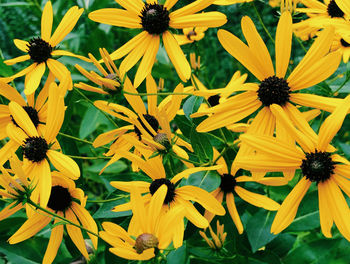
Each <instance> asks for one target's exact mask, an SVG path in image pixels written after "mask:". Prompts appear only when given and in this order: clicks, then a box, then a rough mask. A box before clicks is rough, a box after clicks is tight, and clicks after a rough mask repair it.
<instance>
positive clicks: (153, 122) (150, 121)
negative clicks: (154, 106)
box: [134, 114, 159, 140]
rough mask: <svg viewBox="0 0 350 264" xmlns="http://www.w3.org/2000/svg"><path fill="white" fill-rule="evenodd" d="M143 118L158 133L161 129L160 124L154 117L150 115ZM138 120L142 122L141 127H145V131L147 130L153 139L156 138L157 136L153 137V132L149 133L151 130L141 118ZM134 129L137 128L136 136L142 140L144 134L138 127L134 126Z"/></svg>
mask: <svg viewBox="0 0 350 264" xmlns="http://www.w3.org/2000/svg"><path fill="white" fill-rule="evenodd" d="M143 117H144V118H145V120H146V121H147V123H148V124H149V125H150V126H151V127H152V128H153V130H154V131H156V132H157V131H158V129H159V122H158V120H157V119H156V118H155V117H154V116H152V115H149V114H146V115H143ZM137 120H138V121H139V122H140V124H141V126H142V127H143V129H144V130H146V132H147V133H148V134H150V135H152V136H153V137H154V136H155V135H153V133H151V131H149V129H148V128H147V127H146V125H145V124H144V123H143V122H142V120H141V118H140V117H138V118H137ZM134 127H135V129H134V130H135V133H136V135H137V136H138V137H139V140H141V135H142V133H141V131H140V129H138V128H137V127H136V126H134Z"/></svg>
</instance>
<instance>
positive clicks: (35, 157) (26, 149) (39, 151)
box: [22, 137, 49, 162]
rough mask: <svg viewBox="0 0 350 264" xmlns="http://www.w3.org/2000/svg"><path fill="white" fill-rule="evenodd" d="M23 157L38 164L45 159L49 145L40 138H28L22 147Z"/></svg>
mask: <svg viewBox="0 0 350 264" xmlns="http://www.w3.org/2000/svg"><path fill="white" fill-rule="evenodd" d="M22 148H23V155H24V156H25V157H26V158H27V159H29V160H30V161H32V162H39V161H42V160H43V159H45V158H46V152H47V151H48V150H49V145H48V144H47V142H46V140H45V139H44V138H42V137H29V138H27V139H26V140H25V141H24V144H23V145H22Z"/></svg>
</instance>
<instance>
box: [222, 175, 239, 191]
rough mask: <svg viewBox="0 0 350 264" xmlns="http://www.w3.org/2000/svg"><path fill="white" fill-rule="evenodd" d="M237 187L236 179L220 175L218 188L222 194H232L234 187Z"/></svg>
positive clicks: (231, 176)
mask: <svg viewBox="0 0 350 264" xmlns="http://www.w3.org/2000/svg"><path fill="white" fill-rule="evenodd" d="M236 185H237V181H236V178H235V177H234V176H233V175H231V174H226V173H225V174H223V175H221V183H220V186H219V188H220V189H221V190H222V191H223V192H224V193H232V192H234V190H235V187H236Z"/></svg>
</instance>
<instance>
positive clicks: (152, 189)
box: [149, 178, 175, 204]
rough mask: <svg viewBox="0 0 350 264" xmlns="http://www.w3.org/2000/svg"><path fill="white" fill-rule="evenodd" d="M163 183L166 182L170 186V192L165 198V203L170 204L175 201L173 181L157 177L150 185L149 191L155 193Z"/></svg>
mask: <svg viewBox="0 0 350 264" xmlns="http://www.w3.org/2000/svg"><path fill="white" fill-rule="evenodd" d="M163 184H165V185H166V186H167V187H168V192H167V194H166V196H165V199H164V204H168V203H170V202H172V201H174V197H175V185H174V184H173V183H172V182H171V181H169V180H168V179H165V178H161V179H156V180H154V181H153V182H152V183H151V185H150V186H149V191H150V193H151V194H152V195H153V194H154V193H155V192H156V191H157V190H158V189H159V187H160V186H162V185H163Z"/></svg>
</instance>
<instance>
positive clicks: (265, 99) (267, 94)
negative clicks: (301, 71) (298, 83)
mask: <svg viewBox="0 0 350 264" xmlns="http://www.w3.org/2000/svg"><path fill="white" fill-rule="evenodd" d="M289 94H290V88H289V86H288V83H287V81H286V80H285V79H283V78H279V77H276V76H271V77H268V78H266V79H265V80H263V81H262V82H261V84H260V85H259V90H258V97H259V99H260V101H261V102H262V103H263V104H264V106H269V105H272V104H278V105H280V106H284V105H285V104H286V103H287V102H288V101H289V97H290V95H289Z"/></svg>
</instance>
